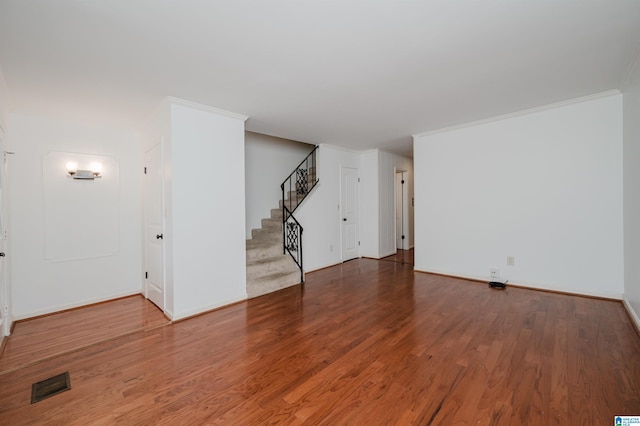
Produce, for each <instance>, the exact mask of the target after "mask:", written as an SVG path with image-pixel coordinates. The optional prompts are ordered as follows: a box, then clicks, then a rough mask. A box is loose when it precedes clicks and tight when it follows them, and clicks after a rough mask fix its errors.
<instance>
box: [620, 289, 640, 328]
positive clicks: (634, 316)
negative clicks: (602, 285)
mask: <svg viewBox="0 0 640 426" xmlns="http://www.w3.org/2000/svg"><path fill="white" fill-rule="evenodd" d="M622 304H623V305H624V307H625V308H626V310H627V312H629V316H630V317H631V319H632V320H633V322H635V323H636V328H637V329H638V331H640V316H639V315H638V313H637V312H636V311H635V310H634V309H633V306H632V305H631V301H630V300H629V299H628V298H627V296H626V295H625V296H624V297H623V298H622Z"/></svg>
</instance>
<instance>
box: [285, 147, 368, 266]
mask: <svg viewBox="0 0 640 426" xmlns="http://www.w3.org/2000/svg"><path fill="white" fill-rule="evenodd" d="M317 160H318V178H319V179H320V183H319V184H318V185H317V186H316V188H315V189H314V192H313V193H312V194H311V195H310V196H309V197H308V198H307V199H306V200H305V201H304V203H303V204H301V205H300V207H299V208H298V209H297V210H296V213H295V216H296V218H297V219H298V221H300V224H301V225H302V227H303V228H304V233H303V244H304V246H303V255H304V269H305V271H313V270H316V269H320V268H324V267H325V266H330V265H335V264H337V263H340V262H342V256H341V247H342V245H341V236H340V233H341V223H342V222H341V219H340V193H341V188H340V168H341V167H342V166H344V167H351V168H359V167H360V154H359V153H356V152H353V151H348V150H344V149H340V148H336V147H332V146H329V145H320V148H319V152H318V159H317ZM362 192H363V191H362V186H361V187H360V190H359V196H360V197H361V196H362ZM360 206H362V204H360ZM360 210H361V211H362V208H361V209H360ZM362 235H363V232H362V229H360V236H362ZM332 247H333V250H331V248H332Z"/></svg>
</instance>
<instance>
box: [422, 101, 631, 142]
mask: <svg viewBox="0 0 640 426" xmlns="http://www.w3.org/2000/svg"><path fill="white" fill-rule="evenodd" d="M620 93H621V92H620V91H619V90H617V89H616V90H607V91H606V92H600V93H595V94H593V95H587V96H581V97H579V98H574V99H569V100H567V101H561V102H555V103H553V104H548V105H543V106H539V107H535V108H530V109H525V110H522V111H516V112H510V113H509V114H503V115H497V116H495V117H490V118H484V119H482V120H476V121H470V122H468V123H463V124H456V125H455V126H449V127H443V128H441V129H435V130H429V131H427V132H422V133H416V134H414V135H411V136H412V137H413V139H414V140H415V139H416V138H421V137H424V136H431V135H435V134H438V133H445V132H451V131H453V130H459V129H464V128H465V127H473V126H479V125H481V124H488V123H493V122H494V121H502V120H507V119H509V118H515V117H520V116H523V115H529V114H535V113H537V112H541V111H547V110H550V109H555V108H561V107H564V106H568V105H573V104H579V103H582V102H588V101H593V100H596V99H601V98H606V97H609V96H615V95H619V94H620Z"/></svg>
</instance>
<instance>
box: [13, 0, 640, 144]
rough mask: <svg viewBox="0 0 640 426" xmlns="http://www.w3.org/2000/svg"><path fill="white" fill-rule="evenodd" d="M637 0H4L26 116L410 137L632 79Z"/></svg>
mask: <svg viewBox="0 0 640 426" xmlns="http://www.w3.org/2000/svg"><path fill="white" fill-rule="evenodd" d="M639 45H640V1H638V0H598V1H593V0H485V1H478V0H441V1H433V0H430V1H426V0H423V1H399V0H395V1H394V0H384V1H383V0H378V1H376V0H369V1H364V0H363V1H356V0H336V1H329V0H326V1H320V0H306V1H304V0H289V1H283V0H279V1H276V0H273V1H272V0H229V1H215V0H180V1H178V0H74V1H73V0H55V1H51V0H0V67H2V70H3V73H4V75H5V78H6V82H7V85H8V87H9V93H10V107H11V109H12V111H16V112H25V113H35V114H46V115H53V116H57V117H61V118H73V119H74V120H81V121H87V122H92V123H100V124H108V125H113V126H119V127H123V126H124V127H128V128H136V129H137V128H139V127H140V126H141V123H143V122H144V120H145V119H146V118H147V117H148V115H149V114H150V113H151V111H153V109H154V108H155V107H156V106H157V104H158V103H159V102H160V100H161V99H162V98H163V97H164V96H174V97H178V98H183V99H187V100H190V101H194V102H199V103H202V104H206V105H210V106H214V107H217V108H221V109H225V110H228V111H232V112H236V113H240V114H245V115H248V116H250V119H249V121H247V129H248V130H251V131H255V132H260V133H266V134H270V135H275V136H280V137H284V138H289V139H295V140H300V141H304V142H309V143H330V144H334V145H339V146H344V147H348V148H353V149H367V148H376V147H380V148H384V149H386V150H389V151H392V152H396V153H401V154H405V155H411V136H410V135H412V134H415V133H420V132H425V131H430V130H435V129H439V128H443V127H447V126H451V125H456V124H461V123H465V122H469V121H474V120H479V119H483V118H488V117H492V116H496V115H501V114H506V113H510V112H514V111H519V110H523V109H528V108H533V107H537V106H541V105H546V104H550V103H554V102H559V101H563V100H567V99H572V98H575V97H580V96H585V95H590V94H594V93H599V92H603V91H607V90H613V89H620V87H621V84H622V82H623V81H624V77H625V73H626V72H627V70H628V69H629V66H630V64H631V63H632V61H633V59H634V58H635V55H636V52H637V50H638V46H639Z"/></svg>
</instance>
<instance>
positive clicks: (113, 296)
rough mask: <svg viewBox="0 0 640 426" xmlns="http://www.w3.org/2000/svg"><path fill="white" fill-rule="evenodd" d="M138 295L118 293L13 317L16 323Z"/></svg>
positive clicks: (137, 291) (133, 292)
mask: <svg viewBox="0 0 640 426" xmlns="http://www.w3.org/2000/svg"><path fill="white" fill-rule="evenodd" d="M136 294H141V292H140V290H135V291H128V292H124V293H118V294H111V295H109V296H106V297H98V298H95V299H87V300H82V301H80V302H74V303H68V304H64V305H58V306H52V307H49V308H46V309H41V310H38V311H32V312H27V313H23V314H15V315H14V316H13V320H14V322H15V321H19V320H23V319H27V318H33V317H37V316H40V315H47V314H53V313H55V312H60V311H66V310H67V309H74V308H80V307H82V306H86V305H93V304H95V303H101V302H108V301H109V300H114V299H120V298H122V297H127V296H135V295H136ZM143 296H144V295H143Z"/></svg>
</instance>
